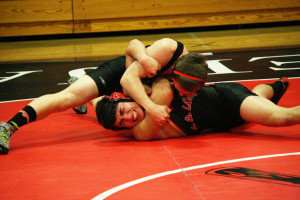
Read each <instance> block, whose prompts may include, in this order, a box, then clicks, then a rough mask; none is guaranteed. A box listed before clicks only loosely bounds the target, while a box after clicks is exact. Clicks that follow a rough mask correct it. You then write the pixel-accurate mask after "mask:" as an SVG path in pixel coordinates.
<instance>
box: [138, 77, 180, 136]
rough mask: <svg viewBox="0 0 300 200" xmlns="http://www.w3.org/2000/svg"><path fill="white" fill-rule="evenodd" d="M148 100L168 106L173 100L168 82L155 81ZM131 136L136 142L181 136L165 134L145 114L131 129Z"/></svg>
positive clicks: (178, 134) (162, 80)
mask: <svg viewBox="0 0 300 200" xmlns="http://www.w3.org/2000/svg"><path fill="white" fill-rule="evenodd" d="M150 98H151V100H152V101H154V102H155V103H157V104H162V105H166V106H169V105H170V104H171V102H172V99H173V90H172V87H171V85H170V83H169V81H168V80H167V79H165V78H163V79H158V80H157V81H155V82H154V83H153V86H152V94H151V97H150ZM133 135H134V137H135V138H136V139H137V140H141V141H144V140H156V139H166V138H171V137H181V136H183V135H182V134H181V133H179V132H178V133H177V132H176V131H175V132H174V131H173V132H172V133H171V134H168V133H166V132H165V131H164V130H163V129H162V127H161V126H159V125H158V124H157V123H155V122H154V121H153V119H152V118H151V116H150V115H149V113H147V112H146V116H145V118H144V119H143V120H142V121H141V122H140V123H138V124H137V125H136V126H135V127H134V128H133Z"/></svg>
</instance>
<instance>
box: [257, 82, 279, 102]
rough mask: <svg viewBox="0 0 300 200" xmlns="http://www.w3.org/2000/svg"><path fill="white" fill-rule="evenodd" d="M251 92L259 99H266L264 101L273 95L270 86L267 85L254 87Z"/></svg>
mask: <svg viewBox="0 0 300 200" xmlns="http://www.w3.org/2000/svg"><path fill="white" fill-rule="evenodd" d="M252 92H254V93H255V94H257V95H258V96H260V97H263V98H266V99H269V100H270V99H271V98H272V97H273V95H274V91H273V88H272V87H271V86H270V85H267V84H260V85H257V86H255V87H254V88H253V89H252Z"/></svg>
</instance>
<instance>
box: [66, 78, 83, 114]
mask: <svg viewBox="0 0 300 200" xmlns="http://www.w3.org/2000/svg"><path fill="white" fill-rule="evenodd" d="M77 80H78V78H77V77H75V76H72V77H70V78H69V79H68V83H69V84H70V85H71V84H73V83H74V82H75V81H77ZM73 110H74V111H75V112H76V113H77V114H86V113H87V105H86V104H83V105H82V106H78V107H75V108H73Z"/></svg>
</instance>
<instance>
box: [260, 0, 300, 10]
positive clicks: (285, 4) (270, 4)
mask: <svg viewBox="0 0 300 200" xmlns="http://www.w3.org/2000/svg"><path fill="white" fill-rule="evenodd" d="M279 8H300V0H258V1H257V9H258V10H262V9H279Z"/></svg>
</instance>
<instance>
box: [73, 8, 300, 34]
mask: <svg viewBox="0 0 300 200" xmlns="http://www.w3.org/2000/svg"><path fill="white" fill-rule="evenodd" d="M296 20H300V9H286V10H262V11H259V12H257V11H247V12H226V13H214V14H213V15H212V14H209V13H207V14H193V15H178V16H161V17H141V18H126V19H110V20H80V21H78V20H76V21H75V22H74V33H90V32H114V31H130V30H151V29H166V28H187V27H204V26H218V25H234V24H252V23H265V22H282V21H296Z"/></svg>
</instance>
